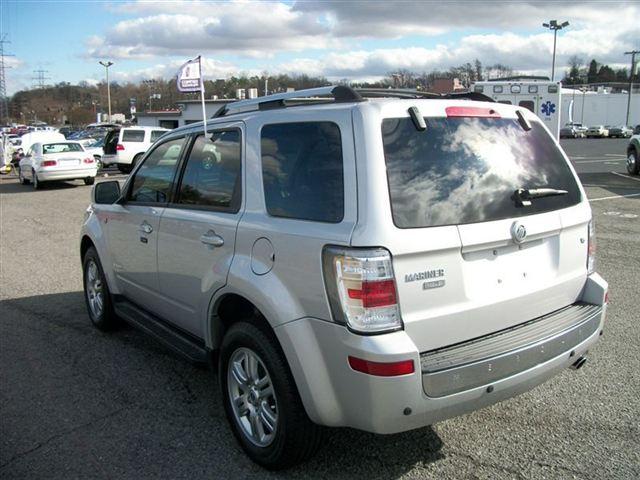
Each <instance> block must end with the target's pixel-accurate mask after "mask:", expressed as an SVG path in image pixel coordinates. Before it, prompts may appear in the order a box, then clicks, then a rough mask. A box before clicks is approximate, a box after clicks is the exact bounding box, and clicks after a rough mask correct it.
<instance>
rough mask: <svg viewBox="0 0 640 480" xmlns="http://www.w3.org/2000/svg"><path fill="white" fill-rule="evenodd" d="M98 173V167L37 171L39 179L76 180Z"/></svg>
mask: <svg viewBox="0 0 640 480" xmlns="http://www.w3.org/2000/svg"><path fill="white" fill-rule="evenodd" d="M97 173H98V169H97V168H96V167H92V168H75V169H69V170H40V171H38V172H36V174H37V175H38V180H40V181H52V180H75V179H78V178H87V177H95V176H96V175H97Z"/></svg>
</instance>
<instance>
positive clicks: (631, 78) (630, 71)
mask: <svg viewBox="0 0 640 480" xmlns="http://www.w3.org/2000/svg"><path fill="white" fill-rule="evenodd" d="M638 53H640V50H632V51H630V52H624V54H625V55H631V70H629V92H628V93H627V120H626V122H625V125H627V126H628V125H629V113H630V112H631V89H633V73H634V69H635V66H636V54H638Z"/></svg>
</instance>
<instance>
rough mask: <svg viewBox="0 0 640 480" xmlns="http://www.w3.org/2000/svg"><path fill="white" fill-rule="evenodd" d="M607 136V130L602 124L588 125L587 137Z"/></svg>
mask: <svg viewBox="0 0 640 480" xmlns="http://www.w3.org/2000/svg"><path fill="white" fill-rule="evenodd" d="M608 136H609V130H608V129H607V128H606V127H605V126H604V125H596V126H594V127H589V130H587V138H603V137H608Z"/></svg>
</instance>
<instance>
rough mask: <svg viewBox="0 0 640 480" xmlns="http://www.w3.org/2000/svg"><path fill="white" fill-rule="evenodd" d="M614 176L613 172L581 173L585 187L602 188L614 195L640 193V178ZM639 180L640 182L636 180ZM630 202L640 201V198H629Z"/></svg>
mask: <svg viewBox="0 0 640 480" xmlns="http://www.w3.org/2000/svg"><path fill="white" fill-rule="evenodd" d="M623 175H624V174H620V175H614V174H613V173H611V172H590V173H580V174H578V176H579V177H580V181H581V182H582V184H583V185H584V186H585V187H598V188H602V189H604V190H606V191H608V192H611V194H612V195H627V194H630V193H640V181H638V180H640V177H631V176H623ZM635 179H638V180H635ZM628 198H629V199H630V200H633V199H640V197H628Z"/></svg>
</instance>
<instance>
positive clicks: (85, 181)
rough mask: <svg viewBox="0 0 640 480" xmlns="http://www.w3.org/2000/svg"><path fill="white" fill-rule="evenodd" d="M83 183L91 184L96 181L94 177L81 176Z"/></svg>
mask: <svg viewBox="0 0 640 480" xmlns="http://www.w3.org/2000/svg"><path fill="white" fill-rule="evenodd" d="M83 180H84V184H85V185H93V184H94V183H95V181H96V179H95V177H87V178H83Z"/></svg>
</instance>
